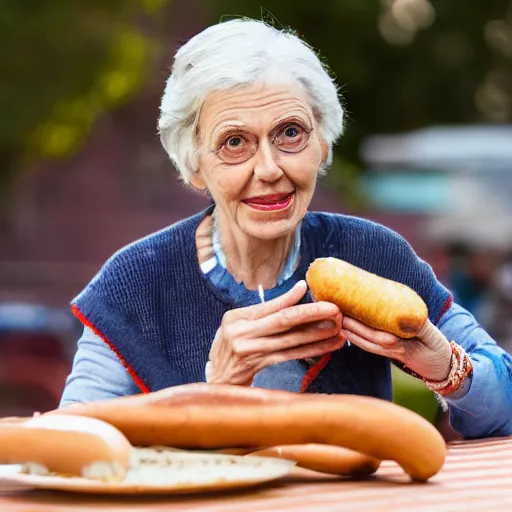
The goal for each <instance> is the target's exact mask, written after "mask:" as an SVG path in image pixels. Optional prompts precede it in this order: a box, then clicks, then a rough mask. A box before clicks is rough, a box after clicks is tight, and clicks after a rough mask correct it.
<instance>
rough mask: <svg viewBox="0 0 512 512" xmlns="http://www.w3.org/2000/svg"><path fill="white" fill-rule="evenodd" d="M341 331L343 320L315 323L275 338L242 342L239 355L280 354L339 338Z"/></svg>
mask: <svg viewBox="0 0 512 512" xmlns="http://www.w3.org/2000/svg"><path fill="white" fill-rule="evenodd" d="M340 329H341V319H340V321H337V322H336V321H321V322H315V323H312V324H308V325H306V326H304V327H301V328H300V329H294V330H291V331H288V332H284V333H282V334H278V335H275V336H264V337H261V338H259V337H256V338H251V339H248V340H246V341H241V342H240V343H239V347H238V349H237V351H238V350H239V353H242V354H243V355H249V354H258V353H260V354H269V353H272V352H279V351H282V350H288V349H291V348H294V347H300V346H303V345H309V344H311V343H315V342H317V341H321V340H326V339H330V338H334V337H337V336H338V335H339V334H340Z"/></svg>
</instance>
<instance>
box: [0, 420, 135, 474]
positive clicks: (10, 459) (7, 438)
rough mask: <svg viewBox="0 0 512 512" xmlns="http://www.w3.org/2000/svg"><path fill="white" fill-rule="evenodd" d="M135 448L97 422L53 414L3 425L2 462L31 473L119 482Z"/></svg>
mask: <svg viewBox="0 0 512 512" xmlns="http://www.w3.org/2000/svg"><path fill="white" fill-rule="evenodd" d="M131 450H132V447H131V445H130V443H129V441H128V440H127V439H126V437H125V436H124V435H123V434H122V433H121V432H120V431H119V430H117V429H116V428H115V427H113V426H112V425H110V424H108V423H105V422H103V421H100V420H98V419H94V418H87V417H80V416H72V415H65V414H55V415H42V416H38V417H35V418H31V419H28V420H27V421H25V422H23V423H4V424H1V425H0V464H22V465H23V466H24V471H26V472H29V473H38V474H49V473H56V474H58V475H61V476H81V477H84V478H90V479H94V480H103V481H121V480H123V479H124V477H125V475H126V472H127V471H128V469H129V467H130V457H131Z"/></svg>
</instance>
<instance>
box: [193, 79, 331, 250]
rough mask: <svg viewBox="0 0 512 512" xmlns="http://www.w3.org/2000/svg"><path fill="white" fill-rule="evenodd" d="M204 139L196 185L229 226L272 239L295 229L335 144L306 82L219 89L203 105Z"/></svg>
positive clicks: (239, 230) (250, 234)
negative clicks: (323, 131)
mask: <svg viewBox="0 0 512 512" xmlns="http://www.w3.org/2000/svg"><path fill="white" fill-rule="evenodd" d="M199 138H200V148H201V149H200V156H199V171H198V173H196V174H195V175H194V178H193V180H192V183H193V184H194V185H195V186H197V187H198V188H207V189H208V190H209V192H210V194H211V195H212V197H213V199H214V200H215V203H216V205H217V207H218V208H217V209H218V210H219V212H218V215H219V218H221V219H222V222H223V223H224V224H225V223H226V222H227V223H228V224H229V227H230V228H231V230H232V231H234V232H235V233H236V234H241V233H243V234H245V235H248V236H250V237H255V238H260V239H266V240H269V239H275V238H279V237H282V236H285V235H287V234H289V233H291V232H293V231H294V230H295V228H296V226H297V225H298V223H299V222H300V220H301V219H302V217H303V216H304V215H305V213H306V210H307V208H308V206H309V204H310V202H311V198H312V196H313V192H314V190H315V184H316V181H317V175H318V171H319V167H320V165H321V163H322V161H323V160H324V159H325V158H326V155H327V150H328V147H327V145H326V144H325V142H323V141H322V140H320V138H319V133H318V126H317V123H316V121H315V118H314V116H313V112H312V110H311V107H310V105H309V103H308V101H307V98H306V96H305V94H304V93H303V92H302V90H301V89H300V88H298V87H293V86H291V85H252V86H250V87H247V88H244V89H240V90H236V91H218V92H214V93H212V94H211V95H210V96H209V97H208V98H207V100H206V102H205V103H204V105H203V109H202V111H201V116H200V119H199ZM225 227H227V226H225Z"/></svg>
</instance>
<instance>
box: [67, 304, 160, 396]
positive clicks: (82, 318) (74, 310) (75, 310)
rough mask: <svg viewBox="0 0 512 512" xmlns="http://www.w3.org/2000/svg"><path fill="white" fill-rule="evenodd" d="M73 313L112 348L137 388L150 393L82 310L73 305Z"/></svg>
mask: <svg viewBox="0 0 512 512" xmlns="http://www.w3.org/2000/svg"><path fill="white" fill-rule="evenodd" d="M71 311H72V312H73V314H74V315H75V316H76V317H77V318H78V320H80V322H82V324H84V325H85V326H87V327H89V329H91V330H92V331H93V332H94V334H96V336H99V337H100V338H101V339H102V340H103V341H104V342H105V343H106V344H107V345H108V346H109V347H110V350H112V352H114V354H115V355H116V356H117V357H118V359H119V361H121V363H122V364H123V366H124V367H125V368H126V369H127V370H128V373H129V374H130V376H131V377H132V379H133V380H134V381H135V384H137V386H139V389H140V390H141V391H142V392H143V393H150V392H151V390H150V389H149V388H148V387H147V386H146V384H144V382H143V381H142V379H141V378H140V377H139V376H138V375H137V373H136V372H135V370H134V369H133V368H132V367H131V366H130V365H129V364H128V363H127V362H126V360H125V359H124V358H123V356H122V355H121V353H120V352H119V350H117V348H116V346H115V345H114V344H113V343H112V342H111V341H110V340H109V339H108V338H107V337H106V336H105V335H104V334H103V333H102V332H101V331H100V330H99V329H98V328H97V327H96V326H95V325H93V324H92V323H91V322H90V321H89V320H88V319H87V318H86V317H85V315H84V314H83V313H82V312H81V311H80V309H78V306H76V305H75V304H73V305H72V306H71Z"/></svg>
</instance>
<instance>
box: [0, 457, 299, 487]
mask: <svg viewBox="0 0 512 512" xmlns="http://www.w3.org/2000/svg"><path fill="white" fill-rule="evenodd" d="M294 465H295V462H292V461H289V460H283V459H273V458H269V457H241V456H235V455H219V454H205V453H194V452H186V451H175V450H172V449H169V450H167V449H136V450H134V463H133V464H132V466H133V468H132V469H131V470H130V471H129V472H128V474H127V475H126V478H125V480H124V481H122V482H112V483H106V482H99V481H96V480H89V479H86V478H74V477H61V476H52V475H31V474H24V473H21V469H22V466H20V465H4V466H1V465H0V486H1V484H2V482H4V483H6V484H13V485H16V486H17V487H19V486H21V487H23V488H29V489H47V490H57V491H68V492H75V493H99V494H182V493H202V492H211V491H222V490H229V489H236V488H243V487H252V486H255V485H258V484H262V483H265V482H270V481H272V480H276V479H278V478H281V477H283V476H285V475H287V474H288V473H289V472H290V470H291V469H292V468H293V466H294Z"/></svg>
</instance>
